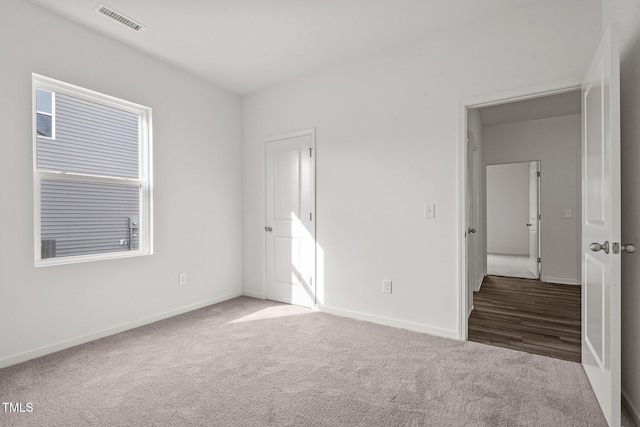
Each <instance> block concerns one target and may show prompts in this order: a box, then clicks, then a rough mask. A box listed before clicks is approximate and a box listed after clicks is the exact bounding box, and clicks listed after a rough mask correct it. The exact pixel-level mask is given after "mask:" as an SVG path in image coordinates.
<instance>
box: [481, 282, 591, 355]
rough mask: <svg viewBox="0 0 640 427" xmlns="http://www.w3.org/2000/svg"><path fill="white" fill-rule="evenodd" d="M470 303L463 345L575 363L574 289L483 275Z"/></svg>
mask: <svg viewBox="0 0 640 427" xmlns="http://www.w3.org/2000/svg"><path fill="white" fill-rule="evenodd" d="M473 305H474V309H473V311H472V312H471V315H470V316H469V341H475V342H480V343H484V344H491V345H495V346H499V347H507V348H511V349H514V350H521V351H526V352H529V353H535V354H542V355H544V356H550V357H555V358H558V359H564V360H570V361H573V362H580V360H581V347H580V346H581V332H580V331H581V321H580V318H581V317H580V316H581V315H580V286H576V285H559V284H555V283H545V282H541V281H538V280H531V279H517V278H512V277H499V276H487V277H485V279H484V281H483V282H482V287H481V288H480V291H479V292H474V294H473Z"/></svg>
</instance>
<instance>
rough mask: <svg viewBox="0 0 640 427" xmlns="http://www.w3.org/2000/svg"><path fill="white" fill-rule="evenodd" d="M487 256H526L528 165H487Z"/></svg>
mask: <svg viewBox="0 0 640 427" xmlns="http://www.w3.org/2000/svg"><path fill="white" fill-rule="evenodd" d="M486 177H487V179H486V188H487V190H486V191H487V201H486V203H487V253H490V254H501V255H526V256H528V255H529V228H527V226H526V224H527V222H528V221H529V163H528V162H521V163H508V164H503V165H487V169H486Z"/></svg>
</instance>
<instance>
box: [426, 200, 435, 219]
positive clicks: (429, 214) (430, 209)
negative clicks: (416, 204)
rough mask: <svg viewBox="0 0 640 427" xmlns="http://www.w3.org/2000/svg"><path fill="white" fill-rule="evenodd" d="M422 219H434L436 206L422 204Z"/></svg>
mask: <svg viewBox="0 0 640 427" xmlns="http://www.w3.org/2000/svg"><path fill="white" fill-rule="evenodd" d="M424 217H425V218H435V217H436V205H435V204H434V203H425V204H424Z"/></svg>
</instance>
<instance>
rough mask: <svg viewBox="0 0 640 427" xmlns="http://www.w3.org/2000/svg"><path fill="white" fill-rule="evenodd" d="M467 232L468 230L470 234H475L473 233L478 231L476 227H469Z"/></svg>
mask: <svg viewBox="0 0 640 427" xmlns="http://www.w3.org/2000/svg"><path fill="white" fill-rule="evenodd" d="M467 232H468V233H469V234H473V233H475V232H476V229H475V228H469V229H468V230H467Z"/></svg>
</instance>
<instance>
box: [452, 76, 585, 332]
mask: <svg viewBox="0 0 640 427" xmlns="http://www.w3.org/2000/svg"><path fill="white" fill-rule="evenodd" d="M509 98H511V99H509ZM471 105H472V106H471V107H468V106H465V107H464V110H463V111H461V114H462V115H463V117H464V118H465V119H466V120H465V125H466V126H465V129H464V132H465V133H466V135H467V138H466V143H465V147H464V148H465V156H464V160H466V161H465V162H464V167H463V169H464V171H465V172H466V173H465V180H464V181H463V183H464V186H463V189H462V194H463V195H464V203H465V212H466V214H465V216H464V217H463V218H461V220H462V221H464V222H463V225H462V226H463V227H464V229H465V231H466V233H465V235H464V244H463V247H462V248H463V253H462V254H461V258H462V259H464V263H463V264H461V267H462V268H463V272H462V274H464V276H463V277H465V278H466V280H465V282H466V287H465V289H464V292H463V294H461V297H462V298H461V302H464V307H465V308H466V310H465V311H464V317H463V318H461V320H460V322H461V330H462V333H463V334H464V335H463V336H464V338H468V318H469V316H470V315H471V312H472V310H473V309H474V298H473V297H474V293H475V292H477V291H479V290H480V289H481V287H482V283H483V282H484V281H485V278H487V277H489V274H491V273H493V274H496V272H495V271H493V270H490V268H489V267H490V264H487V254H488V253H491V252H493V253H494V254H495V253H497V252H502V253H501V254H500V255H514V254H515V255H518V256H521V257H522V259H521V260H520V261H521V268H522V269H523V270H524V271H525V272H529V273H530V274H531V276H529V275H527V277H529V278H532V279H534V280H540V281H541V282H546V283H549V284H552V285H553V284H563V285H579V284H580V281H581V277H580V251H581V247H580V244H581V234H580V233H581V198H582V194H581V177H580V169H581V166H580V165H581V160H580V159H581V148H580V147H581V146H580V141H581V95H580V91H579V89H578V88H577V87H570V88H562V89H559V90H555V91H550V92H547V93H542V94H538V95H535V96H529V97H521V96H513V97H507V99H506V100H501V101H492V102H490V103H489V102H486V101H483V102H478V103H476V104H475V105H473V104H471ZM500 165H502V166H500ZM508 165H510V166H508ZM494 167H495V168H496V170H498V169H499V168H500V167H504V168H505V169H508V168H509V167H511V168H512V169H515V168H519V169H521V179H520V182H521V185H520V187H521V191H520V199H522V204H520V214H519V217H518V219H517V220H516V222H517V225H518V229H519V233H520V236H519V239H520V240H519V242H520V246H519V248H520V249H518V250H516V251H514V250H513V249H504V248H503V250H502V251H500V250H496V249H494V245H493V243H497V242H491V241H490V239H492V238H493V237H492V235H490V233H492V231H491V221H492V220H491V219H489V218H488V215H489V213H490V211H491V208H490V207H489V206H488V203H489V202H488V201H490V200H491V198H492V197H491V190H490V189H488V185H487V182H488V181H489V182H491V181H492V175H494V174H492V168H494ZM487 171H488V172H487ZM538 172H540V176H539V177H538V176H536V175H538ZM534 177H535V179H534ZM499 181H501V182H502V183H503V184H505V183H506V184H514V183H513V181H514V178H511V177H508V176H504V174H503V176H502V177H501V179H500V180H499ZM536 186H537V190H536V189H535V188H534V187H536ZM499 193H500V192H499ZM502 193H503V192H502ZM503 195H504V194H503ZM536 196H537V197H536ZM503 199H504V198H503ZM513 202H514V197H513V196H510V197H507V198H506V201H505V200H503V202H502V208H500V207H499V208H498V209H497V210H498V211H499V213H500V212H501V211H504V210H505V206H510V205H513V204H514V203H513ZM502 213H504V212H502ZM536 220H537V221H536ZM488 221H489V222H488ZM493 224H494V228H495V227H496V225H495V224H498V226H500V227H503V228H504V227H505V226H506V224H507V220H505V219H502V220H497V221H493ZM528 224H531V225H530V226H529V225H528ZM503 234H506V235H507V236H508V237H514V236H511V234H513V233H511V232H506V233H504V230H503ZM540 266H543V267H542V268H540ZM503 274H505V273H503ZM532 276H533V277H532ZM538 283H540V282H538Z"/></svg>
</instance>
